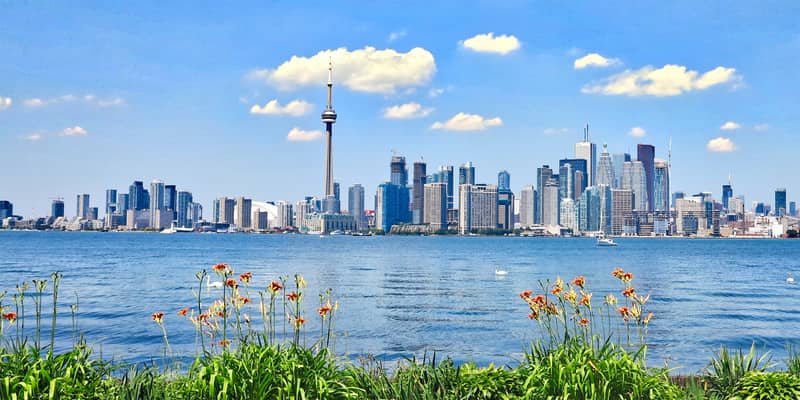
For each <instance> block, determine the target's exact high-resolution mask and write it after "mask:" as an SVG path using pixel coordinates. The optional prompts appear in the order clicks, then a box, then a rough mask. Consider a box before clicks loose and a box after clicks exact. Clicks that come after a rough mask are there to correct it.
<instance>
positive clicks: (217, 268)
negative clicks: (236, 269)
mask: <svg viewBox="0 0 800 400" xmlns="http://www.w3.org/2000/svg"><path fill="white" fill-rule="evenodd" d="M226 268H228V264H217V265H215V266H214V267H213V270H214V271H215V272H220V271H224V270H225V269H226Z"/></svg>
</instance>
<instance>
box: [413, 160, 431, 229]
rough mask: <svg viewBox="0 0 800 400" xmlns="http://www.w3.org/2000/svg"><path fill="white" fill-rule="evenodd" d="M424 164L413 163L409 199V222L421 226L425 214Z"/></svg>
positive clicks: (425, 180)
mask: <svg viewBox="0 0 800 400" xmlns="http://www.w3.org/2000/svg"><path fill="white" fill-rule="evenodd" d="M426 174H427V172H426V164H425V163H424V162H422V161H417V162H415V163H414V184H413V187H412V198H411V222H412V223H413V224H421V223H423V220H424V213H425V184H426V183H427V181H428V179H427V175H426Z"/></svg>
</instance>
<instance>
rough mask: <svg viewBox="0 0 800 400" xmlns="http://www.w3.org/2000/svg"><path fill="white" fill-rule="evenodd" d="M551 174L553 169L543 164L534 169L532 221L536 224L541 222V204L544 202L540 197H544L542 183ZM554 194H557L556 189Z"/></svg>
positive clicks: (544, 183) (542, 213)
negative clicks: (534, 189)
mask: <svg viewBox="0 0 800 400" xmlns="http://www.w3.org/2000/svg"><path fill="white" fill-rule="evenodd" d="M552 176H553V170H552V169H550V166H549V165H547V164H545V165H542V166H541V167H539V168H537V169H536V190H537V192H536V196H537V197H536V213H535V214H534V221H535V223H536V224H543V223H544V222H542V221H543V218H542V217H543V215H544V210H543V204H544V202H543V201H542V199H543V198H544V185H546V184H547V182H548V181H549V180H550V178H551V177H552ZM556 196H558V191H556Z"/></svg>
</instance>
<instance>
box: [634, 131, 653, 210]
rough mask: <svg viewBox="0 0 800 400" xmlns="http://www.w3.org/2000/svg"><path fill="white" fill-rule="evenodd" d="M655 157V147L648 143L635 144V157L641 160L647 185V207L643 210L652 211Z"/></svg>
mask: <svg viewBox="0 0 800 400" xmlns="http://www.w3.org/2000/svg"><path fill="white" fill-rule="evenodd" d="M655 157H656V148H655V147H654V146H653V145H650V144H639V145H636V159H637V160H639V161H641V162H642V167H643V168H644V173H645V183H646V185H647V189H646V190H647V209H646V210H644V211H652V210H654V208H653V203H654V200H655V196H654V195H653V183H654V180H655V175H656V170H655Z"/></svg>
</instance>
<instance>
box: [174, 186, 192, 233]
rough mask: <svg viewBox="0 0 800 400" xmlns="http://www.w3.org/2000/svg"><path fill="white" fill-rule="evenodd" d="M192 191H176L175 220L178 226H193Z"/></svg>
mask: <svg viewBox="0 0 800 400" xmlns="http://www.w3.org/2000/svg"><path fill="white" fill-rule="evenodd" d="M192 204H194V203H193V202H192V193H191V192H187V191H180V192H178V196H177V201H176V203H175V213H176V214H177V216H176V218H175V221H177V222H176V223H177V225H178V227H181V228H193V227H194V224H193V223H192V208H191V207H192Z"/></svg>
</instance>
